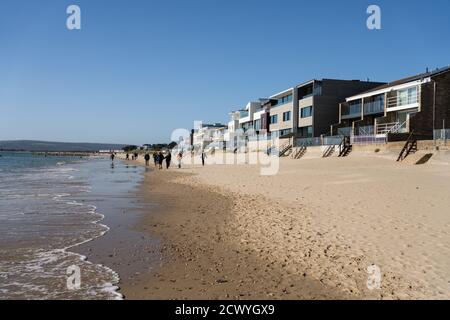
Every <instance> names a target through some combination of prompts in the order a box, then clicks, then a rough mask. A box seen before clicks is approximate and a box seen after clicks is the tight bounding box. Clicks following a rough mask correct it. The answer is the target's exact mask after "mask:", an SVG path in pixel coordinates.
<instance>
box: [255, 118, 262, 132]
mask: <svg viewBox="0 0 450 320" xmlns="http://www.w3.org/2000/svg"><path fill="white" fill-rule="evenodd" d="M254 127H255V130H261V119H258V120H255V122H254Z"/></svg>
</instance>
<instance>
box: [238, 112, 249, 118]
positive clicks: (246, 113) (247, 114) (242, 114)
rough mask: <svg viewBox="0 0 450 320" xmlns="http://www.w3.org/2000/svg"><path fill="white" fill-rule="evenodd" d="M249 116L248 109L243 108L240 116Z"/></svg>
mask: <svg viewBox="0 0 450 320" xmlns="http://www.w3.org/2000/svg"><path fill="white" fill-rule="evenodd" d="M248 116H249V113H248V111H247V110H245V111H244V110H242V111H239V117H240V118H241V119H242V118H245V117H248Z"/></svg>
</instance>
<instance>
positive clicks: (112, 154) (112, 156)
mask: <svg viewBox="0 0 450 320" xmlns="http://www.w3.org/2000/svg"><path fill="white" fill-rule="evenodd" d="M115 157H116V156H115V155H114V153H111V161H114V158H115Z"/></svg>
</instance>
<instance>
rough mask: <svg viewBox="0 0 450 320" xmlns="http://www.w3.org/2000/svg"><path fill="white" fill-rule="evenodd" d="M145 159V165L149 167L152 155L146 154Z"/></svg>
mask: <svg viewBox="0 0 450 320" xmlns="http://www.w3.org/2000/svg"><path fill="white" fill-rule="evenodd" d="M144 159H145V165H146V166H147V167H148V165H149V161H150V155H149V154H148V153H146V154H145V156H144Z"/></svg>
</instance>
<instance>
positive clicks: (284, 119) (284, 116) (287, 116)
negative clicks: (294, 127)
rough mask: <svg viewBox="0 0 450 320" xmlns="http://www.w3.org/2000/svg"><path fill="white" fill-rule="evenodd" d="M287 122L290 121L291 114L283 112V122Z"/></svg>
mask: <svg viewBox="0 0 450 320" xmlns="http://www.w3.org/2000/svg"><path fill="white" fill-rule="evenodd" d="M289 120H291V112H290V111H288V112H284V113H283V122H286V121H289Z"/></svg>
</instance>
